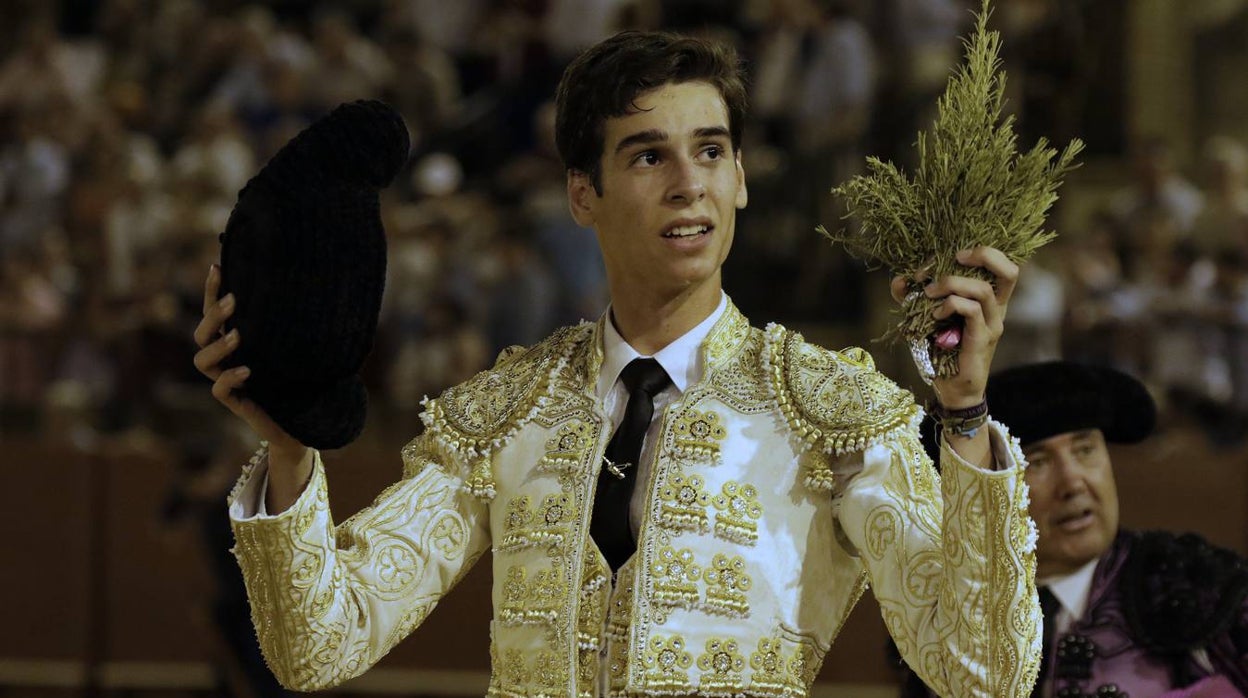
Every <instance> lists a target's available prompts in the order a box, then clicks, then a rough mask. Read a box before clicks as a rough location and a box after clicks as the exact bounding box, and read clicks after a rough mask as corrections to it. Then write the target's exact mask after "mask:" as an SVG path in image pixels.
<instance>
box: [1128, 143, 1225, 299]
mask: <svg viewBox="0 0 1248 698" xmlns="http://www.w3.org/2000/svg"><path fill="white" fill-rule="evenodd" d="M1131 173H1132V175H1133V180H1132V182H1131V184H1130V185H1128V186H1127V187H1125V188H1124V189H1122V190H1120V191H1118V192H1117V193H1115V194H1114V197H1113V199H1112V201H1111V202H1110V207H1111V210H1112V211H1113V213H1114V215H1115V216H1117V218H1118V220H1119V222H1120V224H1121V226H1122V233H1123V235H1124V243H1125V245H1126V248H1127V250H1128V254H1129V258H1128V264H1129V267H1128V274H1130V275H1131V276H1132V278H1143V277H1155V276H1157V275H1159V274H1160V265H1161V264H1162V263H1163V260H1164V258H1165V256H1166V255H1167V254H1169V251H1170V249H1171V248H1172V247H1173V246H1174V244H1175V243H1177V242H1178V241H1179V240H1182V239H1186V238H1187V237H1189V236H1190V235H1191V233H1192V226H1193V224H1194V223H1195V222H1196V218H1197V216H1199V215H1200V212H1201V209H1202V208H1203V206H1204V197H1202V196H1201V194H1200V192H1199V191H1198V190H1197V189H1196V187H1195V186H1193V185H1192V184H1191V182H1189V181H1187V179H1185V178H1184V177H1183V176H1182V175H1180V174H1179V173H1178V172H1177V171H1176V170H1175V167H1174V163H1173V161H1172V158H1171V153H1170V147H1169V145H1168V144H1167V143H1166V141H1165V140H1164V139H1162V138H1159V137H1154V138H1148V139H1145V140H1144V141H1143V142H1141V143H1140V144H1139V146H1138V147H1137V148H1136V150H1135V153H1134V154H1133V160H1132V170H1131Z"/></svg>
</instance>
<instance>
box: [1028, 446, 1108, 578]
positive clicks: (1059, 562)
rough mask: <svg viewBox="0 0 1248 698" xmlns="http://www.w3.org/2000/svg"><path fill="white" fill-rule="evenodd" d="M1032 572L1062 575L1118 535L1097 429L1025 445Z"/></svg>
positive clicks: (1095, 555)
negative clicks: (1033, 534) (1033, 540)
mask: <svg viewBox="0 0 1248 698" xmlns="http://www.w3.org/2000/svg"><path fill="white" fill-rule="evenodd" d="M1023 451H1024V453H1026V455H1027V461H1028V467H1027V475H1026V477H1027V486H1028V487H1029V488H1030V490H1031V518H1032V519H1033V520H1035V522H1036V528H1037V530H1038V531H1039V534H1040V540H1039V541H1038V543H1037V546H1036V563H1037V570H1036V574H1037V576H1040V577H1047V576H1050V575H1055V574H1067V573H1070V572H1074V571H1075V570H1077V569H1079V568H1080V567H1081V566H1083V565H1084V564H1085V563H1087V562H1089V561H1091V560H1094V559H1096V558H1098V557H1100V555H1101V553H1103V552H1105V550H1106V549H1108V548H1109V544H1110V543H1111V542H1113V540H1114V535H1115V534H1116V533H1117V531H1118V487H1117V485H1116V484H1115V483H1114V471H1113V468H1112V467H1111V465H1110V462H1109V451H1107V450H1106V448H1105V438H1104V437H1103V436H1102V435H1101V432H1100V430H1099V429H1089V430H1087V431H1076V432H1067V433H1065V434H1058V435H1057V436H1053V437H1050V438H1047V439H1044V440H1042V441H1037V442H1035V443H1032V444H1028V445H1027V447H1026V448H1024V449H1023Z"/></svg>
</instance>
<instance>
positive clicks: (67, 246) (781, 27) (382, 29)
mask: <svg viewBox="0 0 1248 698" xmlns="http://www.w3.org/2000/svg"><path fill="white" fill-rule="evenodd" d="M978 5H979V2H978V0H974V1H972V0H881V1H877V2H866V1H865V0H456V2H444V1H443V0H355V1H353V2H341V3H334V4H333V5H329V4H326V5H324V6H313V5H311V4H309V3H303V2H293V1H281V0H271V1H269V2H253V3H246V2H228V1H218V2H208V1H206V0H162V1H160V2H157V1H156V0H95V1H92V0H63V1H62V2H60V3H50V4H49V3H38V2H33V1H31V0H25V1H20V2H9V3H4V6H3V8H2V9H0V416H3V420H4V429H5V430H10V429H31V430H39V429H42V430H45V431H46V430H48V429H62V428H64V429H65V430H66V434H67V435H68V436H69V437H70V438H73V439H86V440H90V439H91V438H94V437H93V435H94V434H99V433H110V432H112V433H124V432H126V431H128V430H135V429H140V430H142V429H148V430H150V431H151V432H152V433H154V434H163V435H168V434H175V433H178V423H177V422H176V420H177V418H178V416H179V415H181V416H182V417H184V418H185V419H183V423H189V424H192V425H194V426H195V428H193V429H189V430H186V431H185V433H186V434H187V438H188V439H192V440H193V434H194V433H195V432H197V431H202V429H200V427H202V422H200V421H198V420H199V419H200V417H193V416H191V417H187V415H196V414H201V412H200V411H201V410H204V409H208V410H209V411H211V410H212V409H216V408H215V406H210V407H204V405H203V401H204V399H205V398H206V397H207V395H206V390H204V388H203V384H202V382H200V381H201V380H202V379H200V378H199V377H198V376H197V375H196V374H195V372H194V369H193V367H192V366H191V362H190V356H191V354H192V352H193V347H192V346H191V344H190V335H191V329H192V328H193V326H194V325H195V323H196V322H197V320H198V317H199V314H200V306H201V296H202V290H201V289H202V284H203V280H204V277H205V274H206V271H207V269H208V265H209V264H210V263H211V262H213V261H214V260H215V259H216V258H217V253H218V241H217V233H219V232H220V231H221V230H222V229H223V228H224V225H225V221H226V219H227V218H228V216H229V213H230V210H231V206H232V205H233V202H234V199H235V196H236V194H237V192H238V190H239V189H240V188H241V187H242V186H243V185H244V184H245V183H246V181H247V179H248V178H249V177H250V176H251V175H252V174H254V172H255V171H256V170H257V169H258V168H259V167H260V166H261V165H262V164H263V163H264V162H265V161H266V159H267V158H268V157H269V156H270V155H271V154H272V153H273V152H275V151H276V149H277V148H279V147H280V146H281V145H282V144H283V143H285V142H286V140H287V139H289V138H290V137H291V136H292V135H294V134H295V133H296V132H298V130H299V129H301V128H302V127H303V126H305V125H307V124H308V123H310V121H311V120H312V119H315V118H316V117H317V116H319V115H320V114H323V113H325V112H326V111H327V110H328V109H330V108H332V107H333V106H334V105H336V104H338V103H341V102H343V101H347V100H352V99H357V98H380V99H384V100H386V101H388V102H390V103H392V104H394V105H395V106H397V107H398V108H399V109H400V110H401V111H402V113H403V114H404V116H405V118H406V120H407V123H408V125H409V127H410V129H411V131H412V140H413V144H414V148H413V155H412V158H411V161H410V163H409V166H408V168H407V170H406V171H405V172H404V173H403V174H401V175H400V177H399V180H398V181H397V182H396V183H395V185H394V186H392V187H391V188H390V189H388V190H387V191H386V192H385V193H384V199H385V204H384V207H383V210H384V212H385V216H386V229H387V234H388V236H389V272H388V283H387V292H386V298H385V303H384V307H383V311H382V319H381V327H380V330H379V335H378V342H377V346H376V348H375V351H374V354H373V356H372V358H371V359H370V361H369V364H368V366H367V371H368V375H367V379H368V382H369V384H370V386H371V391H372V395H373V399H374V402H375V404H376V405H377V406H378V407H379V408H380V410H381V411H382V412H383V413H385V414H392V415H398V416H399V417H400V418H402V419H403V420H404V423H405V424H407V425H408V428H409V430H410V428H413V427H414V425H415V424H416V422H415V420H413V419H410V417H412V416H413V415H414V414H415V412H416V411H417V410H418V409H419V401H420V399H421V398H422V396H424V395H426V394H432V393H436V392H437V391H438V390H439V389H441V388H442V387H444V386H446V385H449V384H452V383H455V382H457V381H460V380H462V379H464V378H466V377H468V376H469V375H471V374H472V373H474V372H476V371H477V370H479V369H481V368H482V367H484V366H486V365H488V364H489V362H491V361H492V359H493V357H494V356H495V355H496V353H497V352H498V350H500V349H501V348H503V347H505V346H508V345H512V344H528V343H532V342H534V341H536V340H538V339H539V338H541V337H542V336H544V335H545V334H546V333H548V332H549V331H550V330H551V329H553V328H554V327H556V326H559V325H561V324H566V323H570V322H576V321H578V320H581V319H593V318H596V317H597V316H598V315H599V314H600V313H601V312H602V310H603V309H604V307H605V304H606V289H605V279H604V273H603V269H602V265H601V261H600V260H599V258H598V254H597V249H596V245H595V241H594V239H593V235H592V233H591V232H590V231H587V230H584V229H580V228H578V227H577V226H576V225H575V224H574V223H573V221H572V220H571V218H570V216H569V215H568V212H567V206H566V203H565V197H564V184H563V171H562V168H561V166H560V164H559V162H558V158H557V156H556V154H555V152H554V146H553V107H552V104H551V96H552V94H553V90H554V85H555V83H556V82H557V80H558V77H559V74H560V72H561V71H562V69H563V67H564V66H565V65H566V64H567V62H568V61H569V60H570V59H571V57H572V56H574V55H575V53H576V52H577V51H578V50H579V49H580V48H582V47H584V46H585V45H587V44H589V43H591V42H593V41H595V40H597V39H599V38H602V37H605V36H607V35H609V34H611V33H613V32H615V31H617V30H619V29H623V28H667V29H674V30H682V31H693V32H709V33H712V34H714V35H716V36H719V37H722V38H724V39H725V40H728V41H731V42H733V43H734V44H735V45H737V46H738V47H739V50H740V52H741V54H742V56H743V58H744V59H745V61H746V62H747V66H748V71H749V74H750V76H751V83H750V90H751V102H752V106H751V121H750V123H749V126H748V129H747V143H746V145H745V150H744V152H745V162H746V168H747V173H748V175H749V183H750V188H751V194H752V196H751V206H750V208H748V209H747V210H746V211H744V212H743V214H742V216H741V219H740V221H739V230H738V235H737V243H736V246H737V250H736V252H735V254H734V256H733V257H732V258H731V259H730V263H729V265H728V267H727V271H726V286H727V288H728V290H729V292H730V293H731V294H732V296H733V298H734V300H736V301H737V302H738V304H739V305H741V306H742V307H743V309H745V310H746V312H747V313H751V314H752V315H754V316H757V317H759V318H767V319H771V318H778V319H781V320H787V321H792V322H803V323H835V324H850V325H853V324H859V325H864V324H865V323H866V317H867V313H868V312H870V311H869V309H868V307H867V305H868V303H867V295H866V293H865V291H864V280H865V279H866V272H865V270H864V269H863V265H862V264H861V263H860V262H858V261H855V260H852V259H849V258H848V257H846V256H845V254H844V253H843V252H841V251H839V250H836V249H834V248H832V247H830V246H829V245H827V244H826V243H825V242H824V241H823V240H822V239H821V238H820V237H819V236H818V235H816V234H814V232H813V228H814V227H815V225H817V224H819V223H824V224H829V225H835V224H838V221H839V219H840V217H841V215H842V213H843V211H842V210H841V209H840V208H839V203H838V202H837V201H835V200H834V198H833V197H831V196H829V195H828V193H827V192H828V189H829V188H830V187H831V186H833V185H835V184H836V183H838V182H840V181H842V180H844V179H845V178H847V177H849V176H851V175H853V174H855V173H857V172H859V171H860V170H861V167H862V163H863V159H864V155H866V154H872V155H877V156H880V157H883V158H886V159H892V160H895V161H898V162H900V163H902V164H908V160H909V158H912V157H913V155H912V153H913V149H912V148H911V144H912V143H913V140H914V134H915V133H916V132H917V131H918V130H919V129H920V128H921V127H922V126H923V125H924V124H925V123H927V121H928V120H929V119H930V117H931V115H932V113H933V109H934V102H935V97H936V96H937V95H938V94H939V93H940V92H941V90H942V89H943V87H944V83H945V79H946V77H947V75H948V71H949V69H950V67H951V66H953V65H954V64H956V62H957V61H958V59H959V58H960V51H961V44H960V42H959V39H958V37H959V36H960V35H963V34H965V32H966V31H967V30H968V28H969V27H970V23H971V15H970V13H969V12H968V9H971V8H976V9H977V8H978ZM1088 5H1089V3H1086V2H1082V0H1016V1H1013V2H1010V3H1001V7H999V8H998V15H997V17H996V19H995V20H994V22H995V24H996V26H997V27H998V28H1000V29H1001V30H1002V31H1003V32H1004V33H1005V35H1006V36H1005V47H1006V51H1007V54H1006V55H1005V56H1004V59H1005V64H1006V68H1007V70H1009V72H1010V83H1009V86H1010V104H1011V108H1012V109H1013V110H1014V111H1015V116H1016V117H1017V118H1018V119H1019V121H1018V125H1019V129H1020V134H1021V139H1022V141H1023V143H1024V144H1029V142H1031V141H1034V139H1035V137H1036V136H1037V135H1038V134H1044V135H1046V136H1048V137H1050V138H1051V139H1052V140H1054V141H1056V142H1059V143H1061V142H1064V141H1065V140H1067V139H1069V138H1070V137H1072V136H1074V135H1077V134H1078V133H1079V131H1080V129H1079V124H1080V121H1079V119H1080V118H1081V117H1080V115H1081V114H1083V113H1084V112H1085V111H1086V109H1085V107H1086V99H1085V97H1086V95H1087V93H1088V91H1089V90H1088V84H1089V75H1088V69H1087V68H1086V67H1084V66H1086V65H1087V64H1088V61H1085V60H1083V59H1084V57H1085V53H1086V51H1087V46H1088V45H1089V43H1090V42H1089V41H1088V34H1089V29H1088V22H1087V16H1086V12H1087V7H1088ZM1136 150H1137V151H1138V152H1137V154H1136V155H1135V159H1136V162H1135V165H1134V169H1133V171H1134V173H1135V178H1134V180H1133V182H1132V184H1131V185H1130V186H1129V187H1128V188H1127V189H1126V190H1124V191H1123V192H1122V193H1121V195H1120V196H1117V197H1115V198H1114V200H1113V201H1112V202H1110V203H1109V204H1107V205H1106V206H1105V207H1103V208H1102V209H1098V210H1097V212H1096V213H1095V215H1093V216H1091V218H1090V219H1089V220H1088V221H1087V222H1086V225H1085V226H1084V227H1085V229H1084V230H1072V231H1061V232H1063V233H1067V232H1069V233H1070V235H1067V236H1065V237H1067V238H1069V240H1070V241H1069V242H1063V243H1062V246H1061V252H1060V254H1058V255H1050V256H1048V259H1050V260H1058V261H1056V262H1050V263H1048V270H1047V271H1046V269H1045V265H1046V263H1045V262H1044V261H1043V260H1041V262H1040V264H1038V265H1036V266H1035V271H1034V273H1031V272H1029V274H1028V277H1025V279H1027V283H1026V284H1025V288H1024V289H1023V290H1022V291H1020V297H1019V300H1018V302H1017V303H1016V308H1014V309H1012V311H1011V313H1012V319H1013V321H1014V323H1015V324H1016V325H1017V327H1012V328H1011V332H1009V333H1007V337H1012V338H1013V339H1014V340H1015V341H1013V343H1012V346H1013V347H1015V348H1014V349H1011V348H1007V349H1006V351H1005V352H1004V353H1005V354H1006V356H1004V357H1003V358H1002V360H1003V361H1014V360H1023V359H1026V358H1035V355H1036V354H1044V353H1048V354H1050V355H1056V354H1057V353H1059V352H1064V353H1065V354H1066V355H1068V356H1071V357H1082V358H1089V359H1093V360H1097V361H1103V362H1110V363H1114V364H1118V365H1122V366H1124V367H1126V368H1129V369H1132V370H1135V371H1137V372H1139V373H1142V374H1143V375H1146V376H1148V377H1149V379H1150V380H1152V381H1153V382H1154V384H1155V385H1156V386H1157V387H1159V389H1162V390H1164V391H1167V392H1169V393H1172V394H1173V395H1174V396H1175V398H1176V400H1177V401H1179V402H1176V404H1180V403H1182V401H1183V400H1188V401H1190V402H1191V404H1199V405H1200V406H1201V407H1202V408H1205V407H1207V408H1211V409H1213V408H1216V409H1218V410H1221V411H1220V412H1219V413H1218V414H1219V415H1223V416H1225V415H1226V414H1235V415H1242V414H1245V413H1248V345H1246V344H1245V339H1244V337H1243V331H1242V328H1243V326H1244V325H1245V323H1248V298H1246V297H1245V284H1244V262H1243V260H1244V256H1245V240H1246V239H1248V232H1245V229H1244V226H1245V223H1244V221H1245V216H1246V215H1248V190H1246V188H1245V187H1246V185H1245V156H1244V151H1243V148H1242V147H1241V146H1240V145H1239V144H1237V143H1235V142H1233V141H1230V140H1227V139H1215V140H1213V141H1211V142H1210V144H1209V146H1208V148H1207V150H1206V152H1205V154H1204V157H1203V158H1202V163H1201V172H1200V173H1199V176H1198V178H1197V179H1198V184H1199V186H1198V185H1196V184H1192V183H1189V182H1188V181H1187V180H1186V179H1184V178H1183V176H1182V175H1181V174H1180V173H1179V172H1178V171H1177V169H1176V168H1175V167H1174V166H1173V164H1172V163H1171V161H1170V159H1169V157H1168V153H1167V149H1166V144H1165V143H1164V142H1163V141H1155V142H1149V143H1146V144H1141V145H1140V146H1139V147H1138V148H1136ZM1125 160H1126V158H1125V157H1124V162H1123V167H1124V169H1125V168H1127V167H1128V163H1127V162H1125ZM1193 174H1195V173H1193ZM1064 196H1069V192H1065V193H1064ZM1161 330H1164V331H1161ZM244 341H245V340H244ZM1011 352H1014V353H1013V354H1011ZM1182 404H1189V403H1182ZM220 412H222V410H219V409H218V410H217V411H216V413H215V414H218V416H219V414H220ZM201 417H202V415H201ZM170 420H173V421H174V423H172V424H171V423H169V422H170ZM204 448H205V449H208V448H210V444H206V445H205V446H204Z"/></svg>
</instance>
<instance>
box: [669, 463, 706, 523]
mask: <svg viewBox="0 0 1248 698" xmlns="http://www.w3.org/2000/svg"><path fill="white" fill-rule="evenodd" d="M710 501H711V497H710V494H709V493H708V492H707V491H706V489H705V487H704V482H703V480H702V478H701V476H698V475H689V476H687V477H686V476H684V475H681V474H680V473H672V474H670V475H668V476H667V483H666V484H664V485H663V487H662V488H661V489H660V490H659V515H658V522H659V524H660V525H662V526H664V527H666V528H670V529H676V530H687V531H699V532H706V531H707V530H709V529H710V523H709V519H708V517H707V513H706V510H707V506H708V505H709V504H710Z"/></svg>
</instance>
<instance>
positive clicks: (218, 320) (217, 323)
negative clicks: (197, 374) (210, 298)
mask: <svg viewBox="0 0 1248 698" xmlns="http://www.w3.org/2000/svg"><path fill="white" fill-rule="evenodd" d="M235 305H236V304H235V302H234V294H233V293H227V294H225V298H222V299H221V300H219V301H217V302H216V303H213V304H212V305H210V306H208V307H207V308H205V309H204V318H203V319H202V320H200V321H199V324H198V325H196V326H195V344H197V345H198V346H199V347H200V348H201V349H202V348H204V347H206V346H208V345H209V344H210V343H211V342H213V341H216V339H217V336H218V335H220V334H221V326H222V325H223V324H225V321H226V319H227V318H229V317H230V316H231V315H233V314H234V307H235Z"/></svg>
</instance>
